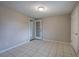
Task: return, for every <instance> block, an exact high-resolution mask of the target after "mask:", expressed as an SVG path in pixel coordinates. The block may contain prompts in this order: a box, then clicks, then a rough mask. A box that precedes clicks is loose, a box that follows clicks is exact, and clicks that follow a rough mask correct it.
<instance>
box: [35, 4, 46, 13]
mask: <svg viewBox="0 0 79 59" xmlns="http://www.w3.org/2000/svg"><path fill="white" fill-rule="evenodd" d="M35 9H36V11H39V12H45V11H46V10H47V7H46V6H44V5H37V6H35Z"/></svg>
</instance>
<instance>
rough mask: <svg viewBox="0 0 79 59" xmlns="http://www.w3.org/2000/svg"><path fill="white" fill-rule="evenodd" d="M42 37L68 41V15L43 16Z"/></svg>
mask: <svg viewBox="0 0 79 59" xmlns="http://www.w3.org/2000/svg"><path fill="white" fill-rule="evenodd" d="M42 20H43V39H44V40H56V41H63V42H70V32H71V31H70V28H71V27H70V24H71V20H70V16H69V15H63V16H53V17H47V18H43V19H42Z"/></svg>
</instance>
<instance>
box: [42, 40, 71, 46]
mask: <svg viewBox="0 0 79 59" xmlns="http://www.w3.org/2000/svg"><path fill="white" fill-rule="evenodd" d="M43 40H44V41H51V42H60V43H64V44H70V42H63V41H57V40H48V39H43ZM70 45H71V44H70Z"/></svg>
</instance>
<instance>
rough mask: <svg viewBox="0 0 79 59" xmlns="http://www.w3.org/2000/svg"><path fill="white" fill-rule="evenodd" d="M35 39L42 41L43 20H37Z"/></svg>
mask: <svg viewBox="0 0 79 59" xmlns="http://www.w3.org/2000/svg"><path fill="white" fill-rule="evenodd" d="M35 38H36V39H42V20H35Z"/></svg>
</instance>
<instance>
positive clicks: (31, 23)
mask: <svg viewBox="0 0 79 59" xmlns="http://www.w3.org/2000/svg"><path fill="white" fill-rule="evenodd" d="M33 27H34V22H33V20H30V40H32V39H34V37H33V34H34V33H33Z"/></svg>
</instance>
